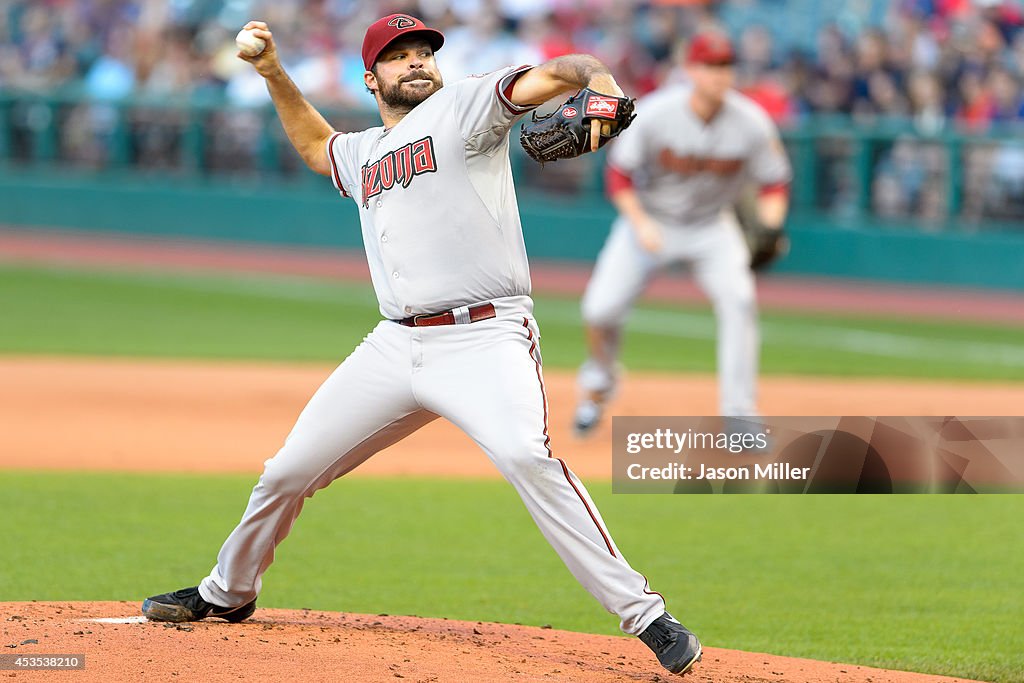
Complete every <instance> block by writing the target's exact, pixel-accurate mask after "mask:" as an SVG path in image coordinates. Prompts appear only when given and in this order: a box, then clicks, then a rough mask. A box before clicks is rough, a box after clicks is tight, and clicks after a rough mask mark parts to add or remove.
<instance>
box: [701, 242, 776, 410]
mask: <svg viewBox="0 0 1024 683" xmlns="http://www.w3.org/2000/svg"><path fill="white" fill-rule="evenodd" d="M710 237H711V239H710V240H709V243H708V244H707V245H703V246H702V252H703V253H702V254H700V255H699V256H698V257H697V258H696V259H695V260H694V275H695V276H696V279H697V282H698V284H699V285H700V287H701V289H703V290H704V293H705V294H707V297H708V298H709V299H710V300H711V305H712V307H713V308H714V311H715V318H716V320H717V323H718V342H717V356H718V401H719V410H720V411H721V414H722V415H727V416H743V415H756V414H757V367H758V356H759V355H760V352H761V341H760V335H759V333H758V322H757V297H756V293H755V283H754V274H753V273H752V272H751V270H750V267H749V265H748V264H749V263H750V252H749V251H748V249H747V246H746V244H745V243H744V242H743V238H742V237H741V236H740V233H739V228H738V227H736V226H735V225H732V224H730V223H725V224H723V225H720V226H717V227H716V228H715V229H713V234H712V235H710Z"/></svg>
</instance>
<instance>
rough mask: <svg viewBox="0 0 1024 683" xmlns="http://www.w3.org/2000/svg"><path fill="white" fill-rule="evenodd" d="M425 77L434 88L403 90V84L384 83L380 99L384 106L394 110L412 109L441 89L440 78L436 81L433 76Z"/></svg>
mask: <svg viewBox="0 0 1024 683" xmlns="http://www.w3.org/2000/svg"><path fill="white" fill-rule="evenodd" d="M423 77H424V78H427V79H428V80H429V81H430V82H431V83H432V84H433V87H432V88H429V89H427V88H403V87H402V85H403V84H402V83H395V84H394V85H385V84H383V83H382V84H381V87H380V98H381V99H382V100H383V101H384V104H386V105H388V106H389V107H391V108H392V109H412V108H413V107H415V106H416V105H418V104H420V103H421V102H423V101H424V100H425V99H427V98H428V97H430V96H431V95H433V94H434V93H435V92H437V91H438V90H440V89H441V85H442V83H441V79H440V78H437V79H436V80H435V78H434V77H432V76H423Z"/></svg>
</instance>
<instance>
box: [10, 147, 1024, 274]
mask: <svg viewBox="0 0 1024 683" xmlns="http://www.w3.org/2000/svg"><path fill="white" fill-rule="evenodd" d="M316 181H317V179H316V178H306V179H303V180H302V181H301V182H292V183H291V184H281V183H280V182H273V183H268V182H264V183H256V182H248V183H240V182H227V181H224V180H216V179H209V178H207V179H205V180H204V179H199V178H196V177H194V176H193V177H192V178H190V179H187V180H181V179H168V178H167V177H166V176H152V177H148V176H146V175H145V174H130V173H126V172H116V171H108V172H103V173H99V174H88V173H83V172H75V173H66V174H55V173H54V172H53V171H52V170H49V169H46V168H35V169H34V168H30V167H24V168H18V167H10V166H9V167H6V168H3V169H0V224H5V225H11V226H19V227H30V226H39V227H49V228H61V229H76V230H77V229H80V230H99V231H106V232H124V233H130V234H134V235H149V236H174V237H192V238H201V239H213V240H228V241H244V242H256V243H270V244H286V245H301V246H325V247H333V248H339V247H340V248H360V247H361V245H362V241H361V235H360V232H359V225H358V215H357V212H356V208H355V205H354V204H352V202H351V201H350V200H347V199H341V198H340V197H339V196H338V194H337V193H336V192H335V191H334V189H333V188H332V187H331V185H330V182H329V180H327V179H322V181H321V182H316ZM519 204H520V209H521V213H522V218H523V225H524V229H525V232H526V239H527V244H528V247H529V250H530V255H531V257H532V258H535V259H560V260H571V261H589V260H593V258H594V257H595V256H596V255H597V252H598V250H599V249H600V247H601V244H602V243H603V242H604V238H605V236H606V235H607V233H608V228H609V225H610V223H611V221H612V219H613V218H614V211H613V209H612V208H611V206H610V205H609V204H608V203H607V201H605V200H597V201H589V202H587V201H579V200H573V201H567V200H561V201H560V200H557V199H552V198H551V197H548V196H543V195H538V194H531V193H528V192H520V195H519ZM246 217H251V218H246ZM789 231H790V235H791V238H792V249H791V252H790V255H789V256H788V257H787V258H786V259H785V260H784V261H783V262H782V263H781V264H780V265H779V266H778V267H777V268H776V272H780V273H789V274H799V275H815V276H835V277H843V278H860V279H871V280H885V281H894V282H904V283H915V284H932V285H947V286H967V287H984V288H996V289H1010V290H1024V226H1022V230H1021V231H1020V232H1014V231H1006V232H991V233H984V232H982V233H973V234H969V233H960V234H957V233H939V234H930V233H924V232H921V231H919V230H915V229H912V228H909V227H905V228H902V229H901V228H899V227H898V226H896V227H893V226H891V225H890V226H879V225H877V224H870V225H869V224H867V223H858V222H856V221H852V222H849V221H847V222H844V223H843V224H837V223H835V222H834V221H833V220H832V219H830V218H827V217H824V216H823V215H821V214H815V213H813V212H810V211H806V210H801V211H797V212H795V213H794V215H793V216H791V219H790V222H789Z"/></svg>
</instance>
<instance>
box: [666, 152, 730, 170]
mask: <svg viewBox="0 0 1024 683" xmlns="http://www.w3.org/2000/svg"><path fill="white" fill-rule="evenodd" d="M658 164H659V165H661V167H662V168H664V169H665V170H666V171H672V172H673V173H678V174H680V175H692V174H694V173H713V174H714V175H718V176H731V175H736V174H737V173H739V172H740V169H742V168H743V159H715V158H712V157H697V156H693V155H692V154H688V155H686V156H679V155H678V154H676V153H675V152H673V151H672V150H670V149H663V150H661V152H659V153H658Z"/></svg>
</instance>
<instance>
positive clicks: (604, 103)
mask: <svg viewBox="0 0 1024 683" xmlns="http://www.w3.org/2000/svg"><path fill="white" fill-rule="evenodd" d="M634 101H635V100H632V99H630V98H628V97H612V96H611V95H602V94H600V93H596V92H594V91H593V90H591V89H590V88H584V89H583V90H581V91H579V93H577V94H576V95H574V96H573V97H570V98H569V100H568V101H567V102H566V103H565V104H563V105H562V106H561V107H559V108H558V111H556V112H554V113H552V114H548V115H547V116H541V117H538V116H537V114H536V113H534V115H533V120H532V121H530V123H529V124H523V127H522V128H521V129H520V132H519V142H520V143H521V144H522V145H523V149H525V150H526V153H527V154H529V155H530V157H531V158H532V159H533V160H534V161H539V162H541V163H544V162H546V161H557V160H558V159H574V158H576V157H578V156H580V155H581V154H584V153H586V152H588V151H590V122H591V121H592V120H594V119H598V120H600V121H602V122H608V123H610V124H611V132H610V134H608V135H605V134H604V133H603V132H602V135H601V142H600V144H599V146H600V147H603V146H604V145H605V144H606V143H607V142H608V141H609V140H611V139H612V138H613V137H615V136H617V135H618V134H619V133H621V132H622V131H624V130H625V129H626V127H627V126H628V125H629V124H630V123H632V122H633V119H635V118H636V114H634V113H633V109H634V106H633V102H634Z"/></svg>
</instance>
